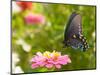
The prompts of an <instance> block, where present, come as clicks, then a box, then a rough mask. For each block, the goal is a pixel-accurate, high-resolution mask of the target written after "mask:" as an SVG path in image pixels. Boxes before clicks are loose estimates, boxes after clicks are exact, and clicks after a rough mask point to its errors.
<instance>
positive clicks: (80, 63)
mask: <svg viewBox="0 0 100 75" xmlns="http://www.w3.org/2000/svg"><path fill="white" fill-rule="evenodd" d="M95 10H96V7H95V6H86V5H71V4H53V3H49V4H48V3H34V2H33V9H32V10H31V11H21V12H12V56H13V54H14V53H15V54H17V55H18V59H19V61H18V62H17V63H16V64H15V65H14V67H13V66H12V67H13V69H15V68H16V66H20V68H21V69H22V70H23V72H24V73H27V72H49V71H68V70H82V69H83V70H85V69H95V68H96V50H95V43H96V42H95V41H96V40H95V39H96V38H95V31H96V30H95V29H96V18H95V17H96V11H95ZM74 11H75V12H77V13H79V14H80V15H81V16H82V27H83V35H84V36H85V37H86V38H87V42H88V44H89V49H88V50H87V51H86V52H82V51H81V50H80V49H77V50H75V49H73V48H71V47H68V48H63V44H62V41H63V39H64V28H65V26H66V24H67V23H68V20H69V17H70V15H71V14H72V12H74ZM28 12H33V13H39V14H42V15H44V16H45V24H34V25H28V24H26V23H25V22H24V20H23V17H24V16H25V15H26V14H27V13H28ZM53 50H56V51H58V52H61V53H62V54H64V55H66V54H68V55H69V56H70V58H71V60H72V63H70V64H68V65H64V66H62V68H61V69H60V70H56V69H55V70H48V69H44V68H38V69H31V64H30V59H31V58H32V56H33V55H34V54H36V52H38V51H40V52H44V51H50V52H52V51H53ZM13 57H14V56H13ZM15 61H16V58H14V59H12V63H15Z"/></svg>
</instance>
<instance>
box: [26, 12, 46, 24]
mask: <svg viewBox="0 0 100 75" xmlns="http://www.w3.org/2000/svg"><path fill="white" fill-rule="evenodd" d="M25 22H26V23H27V24H44V23H45V17H44V16H43V15H41V14H33V13H29V14H27V15H26V16H25Z"/></svg>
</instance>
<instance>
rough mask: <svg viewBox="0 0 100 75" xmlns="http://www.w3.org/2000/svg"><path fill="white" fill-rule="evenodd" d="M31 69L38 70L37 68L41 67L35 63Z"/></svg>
mask: <svg viewBox="0 0 100 75" xmlns="http://www.w3.org/2000/svg"><path fill="white" fill-rule="evenodd" d="M31 67H32V69H35V68H37V67H39V66H38V65H37V64H35V63H34V64H32V65H31Z"/></svg>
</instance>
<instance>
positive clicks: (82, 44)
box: [64, 12, 88, 50]
mask: <svg viewBox="0 0 100 75" xmlns="http://www.w3.org/2000/svg"><path fill="white" fill-rule="evenodd" d="M64 44H65V45H66V46H71V47H72V48H75V49H77V48H81V49H82V50H86V49H87V47H88V46H87V42H86V39H85V38H84V36H83V35H82V19H81V16H80V15H79V14H77V13H75V12H74V13H72V15H71V16H70V19H69V22H68V24H67V27H66V28H65V33H64Z"/></svg>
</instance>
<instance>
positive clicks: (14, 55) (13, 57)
mask: <svg viewBox="0 0 100 75" xmlns="http://www.w3.org/2000/svg"><path fill="white" fill-rule="evenodd" d="M19 61H20V59H19V57H18V54H17V53H12V69H13V70H14V69H15V67H16V64H17V63H18V62H19Z"/></svg>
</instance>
